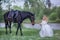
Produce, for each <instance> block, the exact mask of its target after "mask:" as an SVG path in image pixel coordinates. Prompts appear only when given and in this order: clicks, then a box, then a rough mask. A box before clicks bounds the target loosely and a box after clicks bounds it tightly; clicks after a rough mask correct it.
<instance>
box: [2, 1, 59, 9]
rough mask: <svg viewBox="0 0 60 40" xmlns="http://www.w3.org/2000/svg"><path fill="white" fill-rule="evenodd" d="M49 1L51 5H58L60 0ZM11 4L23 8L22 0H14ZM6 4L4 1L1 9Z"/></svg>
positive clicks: (4, 7)
mask: <svg viewBox="0 0 60 40" xmlns="http://www.w3.org/2000/svg"><path fill="white" fill-rule="evenodd" d="M50 1H51V3H52V6H60V0H50ZM11 4H12V6H13V5H17V6H21V7H22V8H23V5H24V0H19V1H17V0H16V3H14V2H12V3H11ZM6 5H8V4H5V3H3V4H2V7H3V9H7V7H6ZM12 6H11V7H12Z"/></svg>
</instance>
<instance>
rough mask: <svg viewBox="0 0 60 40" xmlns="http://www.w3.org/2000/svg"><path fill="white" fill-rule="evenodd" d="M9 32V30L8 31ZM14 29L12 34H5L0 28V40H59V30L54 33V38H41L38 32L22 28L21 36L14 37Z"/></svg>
mask: <svg viewBox="0 0 60 40" xmlns="http://www.w3.org/2000/svg"><path fill="white" fill-rule="evenodd" d="M8 32H9V30H8ZM15 32H16V28H12V33H11V34H10V33H8V34H7V35H6V34H5V28H0V40H60V30H55V31H54V37H50V38H49V37H46V38H41V37H40V36H39V30H37V29H27V28H23V36H21V35H20V31H18V35H15Z"/></svg>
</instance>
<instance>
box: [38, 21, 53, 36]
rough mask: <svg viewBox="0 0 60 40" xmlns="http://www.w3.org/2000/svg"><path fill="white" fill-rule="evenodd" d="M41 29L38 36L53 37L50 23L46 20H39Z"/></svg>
mask: <svg viewBox="0 0 60 40" xmlns="http://www.w3.org/2000/svg"><path fill="white" fill-rule="evenodd" d="M41 25H42V27H41V30H40V32H39V35H40V37H53V30H52V28H51V27H50V25H48V24H47V22H46V21H43V20H42V22H41Z"/></svg>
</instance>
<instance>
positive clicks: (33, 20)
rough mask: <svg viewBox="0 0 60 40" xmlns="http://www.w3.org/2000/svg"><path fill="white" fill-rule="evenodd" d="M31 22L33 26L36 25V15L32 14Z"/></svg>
mask: <svg viewBox="0 0 60 40" xmlns="http://www.w3.org/2000/svg"><path fill="white" fill-rule="evenodd" d="M30 20H31V23H32V25H34V24H35V15H34V14H32V15H31V16H30Z"/></svg>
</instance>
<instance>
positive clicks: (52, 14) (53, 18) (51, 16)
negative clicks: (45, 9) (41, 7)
mask: <svg viewBox="0 0 60 40" xmlns="http://www.w3.org/2000/svg"><path fill="white" fill-rule="evenodd" d="M49 19H50V20H56V19H57V13H55V12H53V13H51V14H50V16H49Z"/></svg>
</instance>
